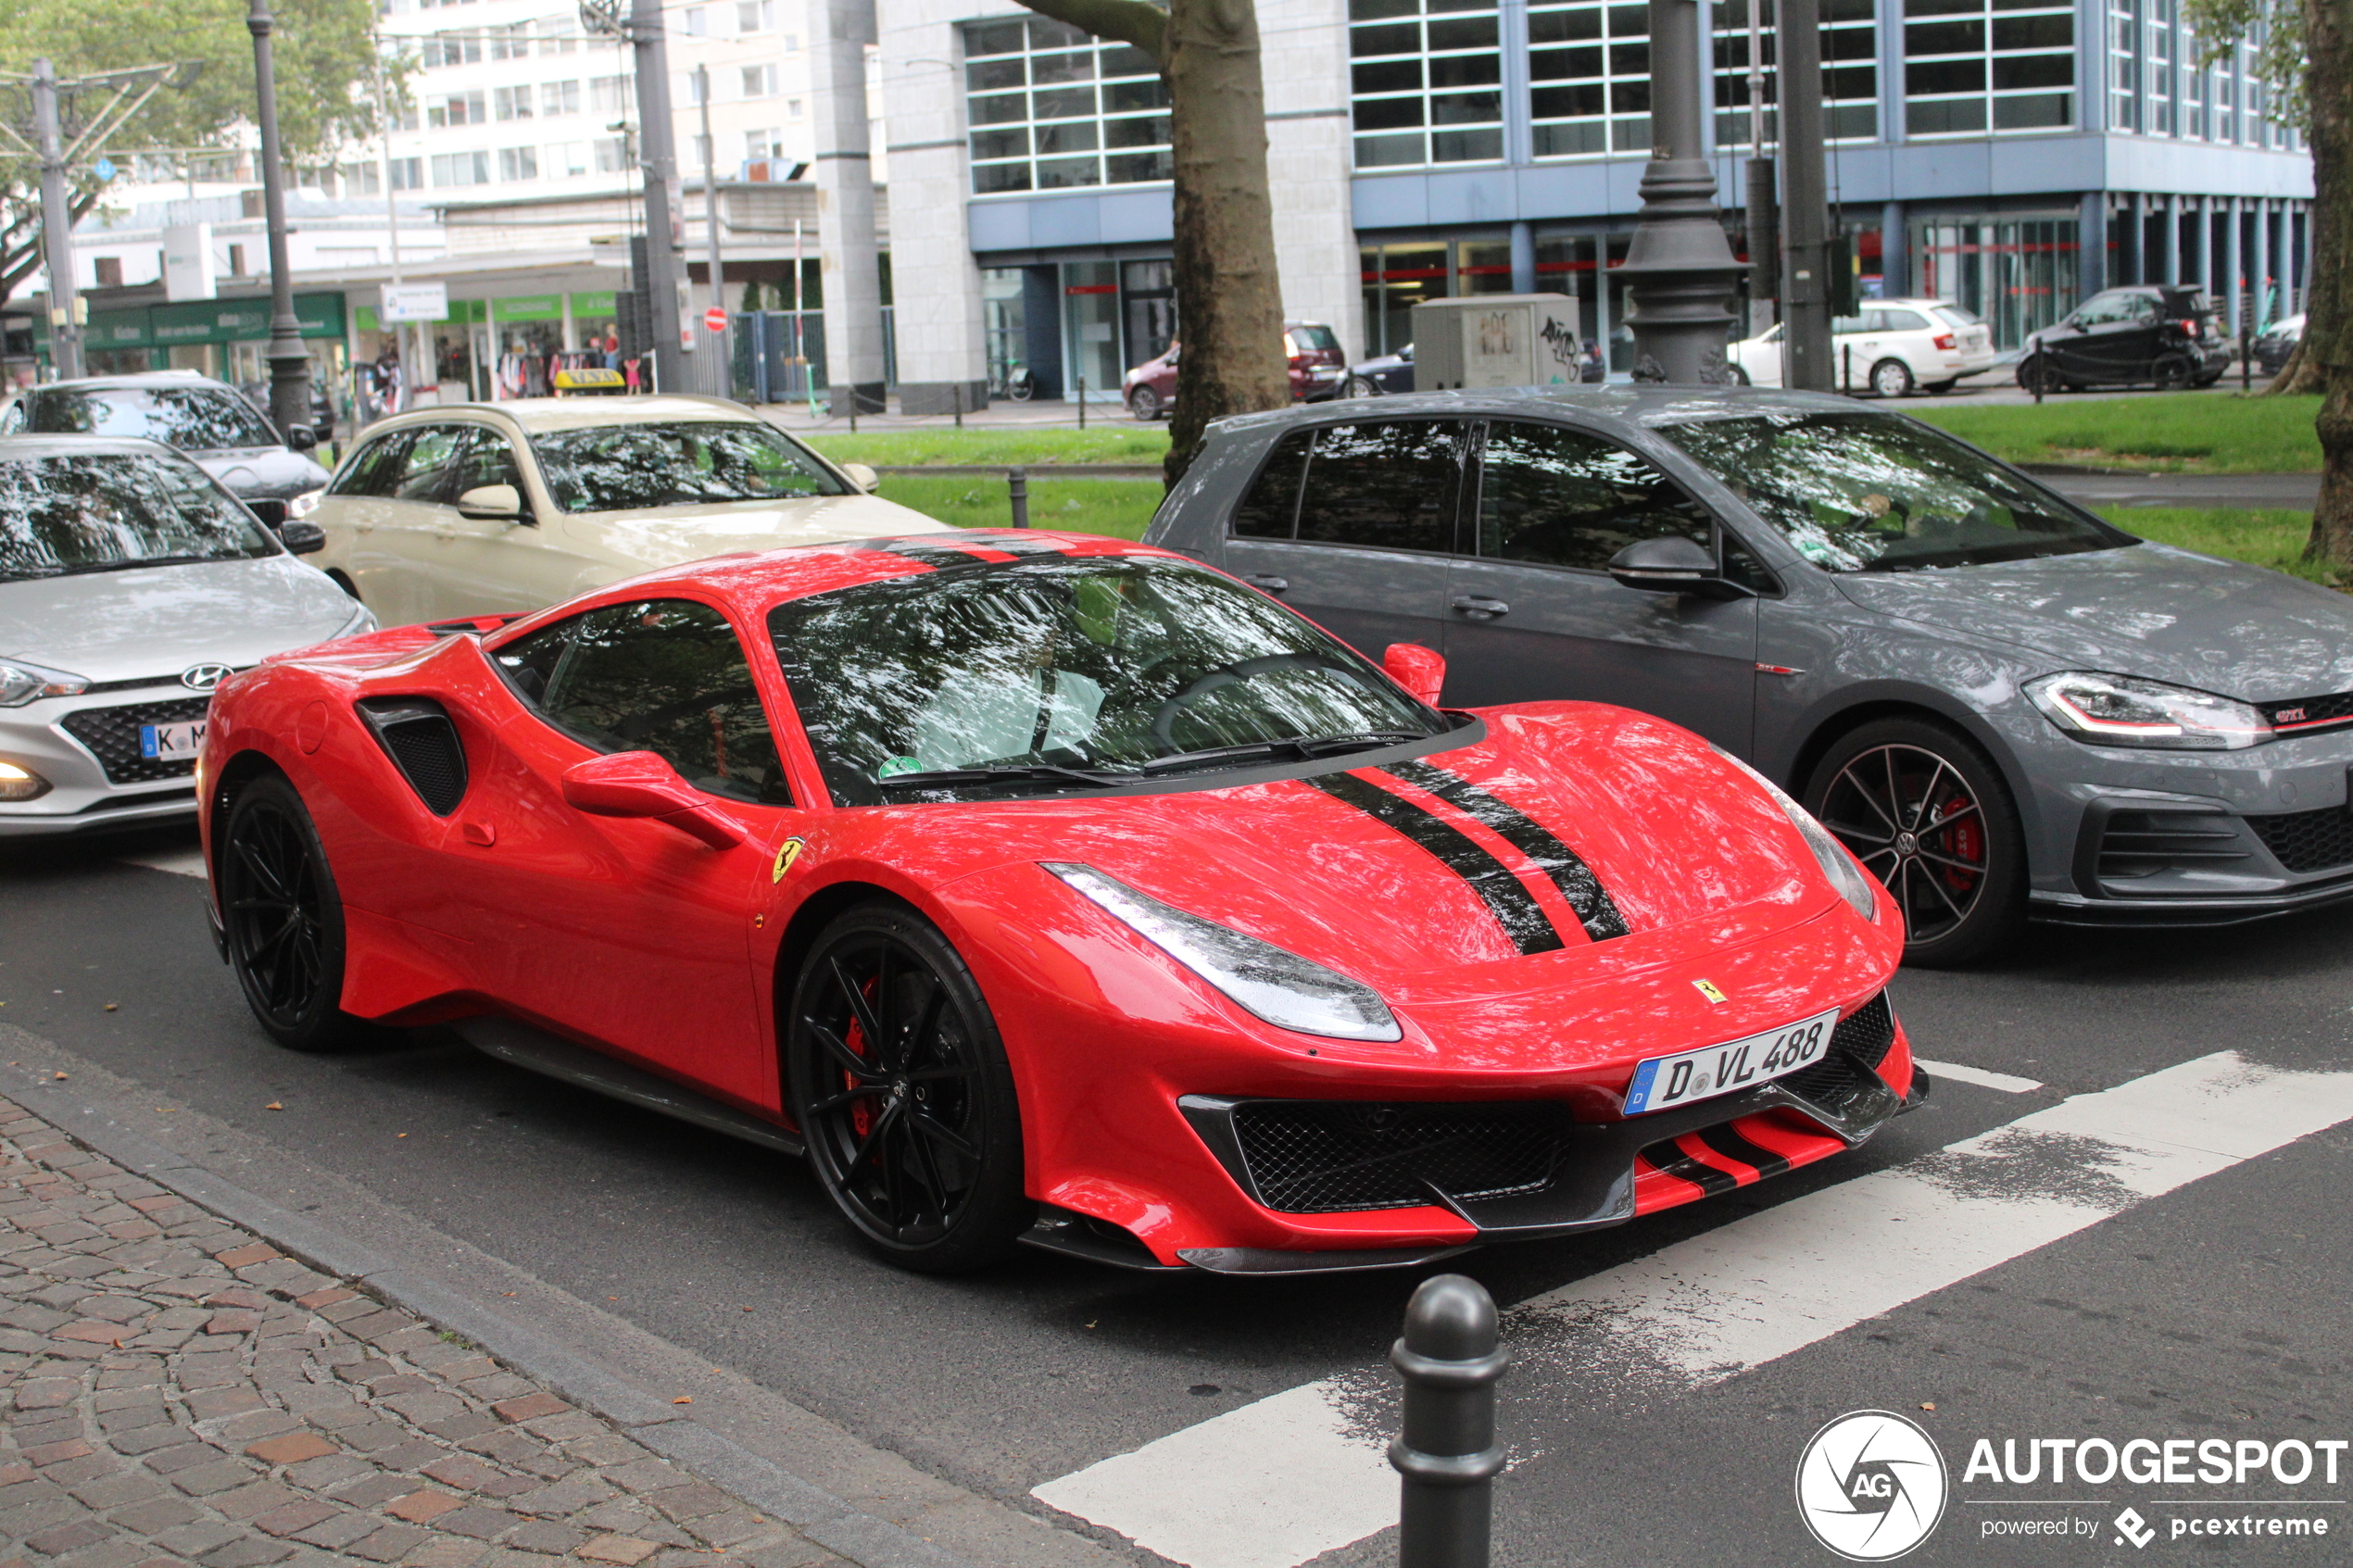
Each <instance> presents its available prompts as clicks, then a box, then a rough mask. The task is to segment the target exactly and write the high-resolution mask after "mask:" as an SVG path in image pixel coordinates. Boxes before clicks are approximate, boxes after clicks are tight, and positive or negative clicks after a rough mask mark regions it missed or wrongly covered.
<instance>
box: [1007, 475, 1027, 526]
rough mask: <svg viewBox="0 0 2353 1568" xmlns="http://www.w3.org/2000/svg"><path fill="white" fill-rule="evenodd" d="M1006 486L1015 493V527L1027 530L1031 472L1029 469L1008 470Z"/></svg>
mask: <svg viewBox="0 0 2353 1568" xmlns="http://www.w3.org/2000/svg"><path fill="white" fill-rule="evenodd" d="M1005 486H1006V488H1007V489H1009V490H1011V491H1012V492H1013V526H1014V527H1015V528H1027V527H1028V526H1029V470H1027V469H1008V470H1005Z"/></svg>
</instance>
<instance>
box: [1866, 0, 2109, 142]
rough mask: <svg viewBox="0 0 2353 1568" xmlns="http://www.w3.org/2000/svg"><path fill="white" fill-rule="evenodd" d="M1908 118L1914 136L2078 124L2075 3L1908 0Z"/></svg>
mask: <svg viewBox="0 0 2353 1568" xmlns="http://www.w3.org/2000/svg"><path fill="white" fill-rule="evenodd" d="M1904 120H1905V128H1906V131H1907V132H1909V133H1910V134H1911V135H1913V136H1915V137H1919V136H1982V135H1985V134H1987V133H1988V132H1994V133H1997V134H1998V133H2002V132H2049V131H2060V130H2065V129H2067V128H2068V127H2070V126H2072V125H2073V124H2074V123H2075V10H2074V7H2073V6H2069V5H2066V4H2053V3H2051V0H2026V3H2025V4H2013V3H2012V0H1905V4H1904Z"/></svg>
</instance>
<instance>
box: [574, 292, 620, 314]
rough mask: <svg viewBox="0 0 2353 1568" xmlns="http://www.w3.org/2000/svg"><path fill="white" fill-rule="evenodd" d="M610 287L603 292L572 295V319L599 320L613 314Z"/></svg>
mask: <svg viewBox="0 0 2353 1568" xmlns="http://www.w3.org/2000/svg"><path fill="white" fill-rule="evenodd" d="M613 309H614V307H613V295H612V291H611V290H610V289H607V290H605V291H604V292H603V293H601V294H576V295H573V296H572V319H573V320H575V321H598V320H603V319H604V318H606V317H608V316H610V315H611V314H613Z"/></svg>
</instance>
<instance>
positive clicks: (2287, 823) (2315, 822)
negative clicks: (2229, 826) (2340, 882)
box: [2246, 806, 2353, 872]
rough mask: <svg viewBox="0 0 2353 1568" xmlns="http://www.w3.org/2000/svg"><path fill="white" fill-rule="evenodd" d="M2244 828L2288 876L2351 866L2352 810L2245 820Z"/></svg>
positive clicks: (2335, 808)
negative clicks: (2252, 831)
mask: <svg viewBox="0 0 2353 1568" xmlns="http://www.w3.org/2000/svg"><path fill="white" fill-rule="evenodd" d="M2246 825H2247V826H2248V827H2251V828H2253V829H2254V830H2255V836H2256V837H2258V838H2259V839H2261V840H2262V841H2263V847H2264V848H2266V849H2269V850H2270V851H2271V853H2272V855H2273V856H2275V857H2276V858H2277V859H2278V860H2279V862H2280V864H2281V865H2283V866H2285V867H2286V868H2287V869H2288V870H2290V871H2292V872H2321V871H2327V870H2329V869H2330V868H2331V867H2333V866H2346V865H2353V810H2347V809H2346V808H2345V807H2342V806H2330V807H2326V808H2323V809H2321V810H2318V811H2287V812H2284V813H2282V814H2280V815H2278V816H2271V817H2249V818H2247V819H2246Z"/></svg>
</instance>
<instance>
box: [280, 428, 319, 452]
mask: <svg viewBox="0 0 2353 1568" xmlns="http://www.w3.org/2000/svg"><path fill="white" fill-rule="evenodd" d="M286 445H288V446H290V447H292V448H293V449H294V450H295V451H297V452H308V451H309V450H310V449H311V448H312V447H314V446H317V445H319V433H318V432H317V431H315V430H312V429H311V428H310V427H309V426H308V425H296V426H295V427H294V428H293V429H291V430H289V431H287V432H286Z"/></svg>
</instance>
